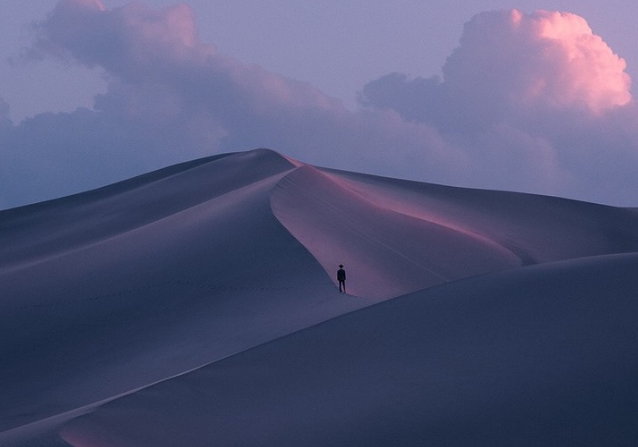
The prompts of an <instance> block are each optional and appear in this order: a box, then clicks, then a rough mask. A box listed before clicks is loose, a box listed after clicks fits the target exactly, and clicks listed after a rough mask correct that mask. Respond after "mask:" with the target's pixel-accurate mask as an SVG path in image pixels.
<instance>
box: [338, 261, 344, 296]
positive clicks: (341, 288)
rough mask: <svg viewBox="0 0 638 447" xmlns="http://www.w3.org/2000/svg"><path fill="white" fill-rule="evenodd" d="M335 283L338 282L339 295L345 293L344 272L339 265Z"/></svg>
mask: <svg viewBox="0 0 638 447" xmlns="http://www.w3.org/2000/svg"><path fill="white" fill-rule="evenodd" d="M337 281H339V293H346V271H345V270H344V269H343V265H341V264H339V270H337Z"/></svg>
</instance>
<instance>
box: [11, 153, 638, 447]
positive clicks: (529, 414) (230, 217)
mask: <svg viewBox="0 0 638 447" xmlns="http://www.w3.org/2000/svg"><path fill="white" fill-rule="evenodd" d="M637 224H638V213H636V211H635V210H632V209H622V208H614V207H606V206H601V205H595V204H588V203H584V202H576V201H569V200H564V199H559V198H552V197H543V196H534V195H526V194H519V193H508V192H497V191H478V190H470V189H461V188H452V187H444V186H439V185H431V184H425V183H415V182H407V181H401V180H395V179H386V178H380V177H374V176H369V175H364V174H356V173H349V172H341V171H334V170H330V169H324V168H319V167H314V166H309V165H305V164H304V163H302V162H299V161H296V160H291V159H288V158H286V157H284V156H282V155H279V154H277V153H275V152H272V151H269V150H263V149H262V150H256V151H251V152H244V153H236V154H227V155H224V156H217V157H211V158H207V159H201V160H196V161H193V162H190V163H185V164H182V165H177V166H173V167H170V168H167V169H164V170H160V171H157V172H154V173H150V174H147V175H145V176H141V177H137V178H134V179H131V180H129V181H126V182H122V183H118V184H115V185H112V186H109V187H106V188H102V189H99V190H95V191H91V192H87V193H83V194H79V195H75V196H70V197H67V198H63V199H59V200H55V201H50V202H45V203H41V204H36V205H31V206H28V207H23V208H16V209H13V210H7V211H3V212H0V333H1V335H2V336H1V337H0V353H1V354H2V359H3V366H2V368H1V369H0V396H2V403H1V404H0V445H3V446H5V445H6V446H22V445H69V444H70V445H73V446H87V447H88V446H91V447H95V446H104V447H106V446H108V447H119V446H122V447H124V446H126V447H128V446H138V445H139V446H146V445H149V446H151V445H152V446H186V445H189V446H190V445H194V446H199V445H202V446H204V445H206V446H209V445H392V443H393V442H396V443H399V445H423V443H425V442H432V443H434V445H436V444H437V443H438V444H445V445H462V444H461V443H464V444H463V445H468V444H469V445H471V442H470V441H472V440H473V439H474V440H476V439H478V440H482V439H484V440H485V442H483V441H480V442H479V443H478V444H477V443H476V442H475V445H539V443H540V444H542V445H601V442H593V441H592V442H593V443H590V444H587V443H585V441H582V443H581V444H578V443H579V442H581V438H582V439H583V440H584V439H585V437H584V435H582V436H581V435H577V434H574V433H577V432H582V433H587V434H588V436H589V437H590V438H591V439H594V440H598V441H600V440H601V439H603V438H604V437H605V436H612V434H613V433H615V435H614V436H616V438H615V439H617V440H618V442H617V443H616V444H615V445H624V444H622V442H626V441H627V440H632V439H633V440H635V439H638V438H636V437H635V434H636V433H635V432H634V431H632V428H631V427H630V426H629V425H628V424H627V423H626V422H627V421H628V420H631V417H632V416H631V414H630V412H629V408H630V406H631V405H632V404H635V403H636V399H637V394H638V393H637V392H636V388H635V385H633V383H634V382H633V381H632V379H631V374H630V372H631V371H634V372H635V369H636V367H638V363H637V360H638V357H637V356H636V350H635V349H634V348H632V345H633V341H632V340H634V339H635V335H636V334H635V330H634V329H633V326H632V325H631V324H630V322H631V317H632V316H635V314H636V305H635V304H634V298H633V296H632V293H633V291H634V290H635V289H636V287H635V286H636V284H635V282H636V279H634V277H635V275H634V272H635V271H636V267H638V266H637V265H636V263H637V262H638V261H637V260H636V258H635V256H634V255H633V254H631V253H633V252H638V225H637ZM623 253H627V254H623ZM340 263H343V264H345V265H346V268H347V270H348V275H349V277H348V282H347V284H348V291H349V293H350V294H349V295H344V294H339V293H338V291H337V290H336V287H335V285H334V272H335V270H336V267H337V265H338V264H340ZM533 264H538V265H536V266H534V265H533ZM408 294H409V295H408ZM383 301H385V302H383ZM299 331H302V332H299ZM543 355H546V360H542V359H543ZM541 360H542V361H541ZM570 378H571V379H573V381H572V382H570ZM603 382H604V383H605V385H604V386H601V383H603ZM109 401H110V403H107V402H109ZM613 402H617V405H615V406H614V405H612V404H613ZM574 406H578V408H582V410H579V411H576V412H573V411H570V408H573V407H574ZM606 406H610V407H611V406H613V407H614V408H613V409H612V410H610V411H606V412H605V414H603V415H601V414H600V412H599V411H597V410H596V408H600V407H606ZM85 413H86V415H85V416H81V415H82V414H85ZM489 421H498V424H499V426H500V427H501V428H500V429H499V430H496V429H495V428H494V427H493V425H492V422H489ZM552 421H553V422H552ZM488 422H489V423H488ZM535 427H536V428H535ZM570 427H571V428H570ZM540 428H542V433H545V434H543V435H538V434H534V433H536V432H538V431H539V430H538V429H540ZM585 428H586V430H584V429H585ZM583 430H584V431H583ZM59 433H61V434H62V436H63V438H64V439H65V440H66V441H63V440H62V439H61V438H60V435H59ZM530 433H532V434H534V435H533V436H532V434H530ZM534 436H535V437H534ZM578 436H581V438H578ZM472 437H474V438H472ZM632 437H633V438H632ZM527 439H529V441H525V442H528V444H525V443H524V442H523V441H524V440H527ZM561 440H562V441H561ZM566 440H567V441H569V440H572V441H574V442H571V443H570V442H567V441H566ZM448 441H449V442H448ZM488 441H489V442H488ZM563 441H564V442H567V444H565V443H564V442H563ZM481 442H483V443H482V444H481ZM560 442H563V443H562V444H561V443H560ZM588 442H589V441H588ZM43 443H44V444H43ZM455 443H456V444H455ZM602 444H604V443H602ZM608 445H611V444H608Z"/></svg>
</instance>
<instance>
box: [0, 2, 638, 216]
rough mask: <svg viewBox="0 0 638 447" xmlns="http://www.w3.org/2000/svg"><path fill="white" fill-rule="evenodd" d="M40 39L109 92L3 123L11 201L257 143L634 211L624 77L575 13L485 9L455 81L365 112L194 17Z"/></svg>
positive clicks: (405, 84)
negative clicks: (249, 58)
mask: <svg viewBox="0 0 638 447" xmlns="http://www.w3.org/2000/svg"><path fill="white" fill-rule="evenodd" d="M36 30H37V35H36V38H35V42H34V44H33V46H32V48H31V56H32V57H38V58H47V57H51V56H53V57H58V58H64V59H67V60H71V61H74V62H76V63H79V64H83V65H85V66H87V67H92V68H94V67H98V68H100V69H102V70H103V71H104V74H105V77H106V78H107V79H108V82H109V83H108V89H107V91H106V93H104V94H101V95H97V96H96V97H95V103H94V106H93V108H92V109H78V110H76V111H74V112H72V113H60V114H52V113H46V114H42V115H38V116H36V117H34V118H31V119H27V120H25V121H23V122H21V123H18V124H17V125H13V124H11V123H8V124H7V123H6V122H5V124H4V125H3V126H0V147H2V148H3V150H2V153H0V157H1V159H2V167H1V168H0V172H1V173H2V177H1V178H0V187H1V188H2V189H1V191H2V192H1V193H0V201H1V203H0V205H2V204H4V205H5V206H12V205H16V204H20V203H26V202H31V201H36V200H43V199H46V198H50V197H54V196H59V195H63V194H69V193H73V192H77V191H80V190H84V189H88V188H92V187H96V186H100V185H102V184H105V183H109V182H113V181H117V180H120V179H124V178H127V177H129V176H132V175H135V174H138V173H142V172H146V171H148V170H152V169H156V168H159V167H162V166H166V165H169V164H173V163H177V162H180V161H186V160H190V159H193V158H197V157H201V156H205V155H209V154H214V153H220V152H229V151H238V150H246V149H253V148H256V147H270V148H272V149H275V150H278V151H280V152H282V153H285V154H287V155H290V156H292V157H296V158H299V159H301V160H303V161H306V162H309V163H314V164H319V165H327V166H332V167H337V168H342V169H350V170H356V171H364V172H372V173H378V174H383V175H389V176H395V177H403V178H412V179H416V180H421V181H430V182H437V183H446V184H455V185H460V186H475V187H489V188H499V189H511V190H524V191H530V192H541V193H549V194H558V195H568V196H573V197H580V198H586V199H590V200H599V201H606V202H613V201H619V202H622V201H623V200H625V201H627V200H630V199H633V191H634V190H635V186H636V180H633V178H631V177H632V175H631V173H632V172H633V170H635V167H636V165H637V163H638V161H637V157H636V148H637V147H638V145H637V144H636V142H637V141H638V138H637V136H636V131H635V129H637V127H636V122H637V120H636V117H637V116H638V113H636V110H635V105H634V102H633V100H632V98H631V92H630V79H629V77H628V76H627V74H626V73H625V72H624V69H625V65H624V61H623V60H622V59H620V58H619V57H618V56H616V55H614V54H613V52H612V51H611V50H610V49H609V47H608V46H607V45H606V44H605V43H604V41H603V40H602V39H601V38H600V37H598V36H596V35H594V34H593V33H592V32H591V30H590V29H589V27H588V26H587V23H586V22H585V21H584V19H582V18H580V17H578V16H574V15H572V14H565V13H549V12H537V13H534V14H530V15H525V14H522V13H520V12H517V11H506V12H492V13H484V14H480V15H478V16H476V17H474V18H473V19H472V20H471V21H470V22H468V23H467V24H466V26H465V29H464V32H463V36H462V38H461V43H460V45H459V47H458V48H457V49H456V50H455V51H454V52H453V53H452V54H451V55H450V57H449V58H448V60H447V62H446V64H445V66H444V67H443V78H441V79H439V78H436V77H433V78H416V79H409V78H408V77H407V76H406V75H402V74H397V73H395V74H390V75H387V76H385V77H382V78H380V79H377V80H375V81H372V82H370V83H369V84H367V85H366V86H365V87H364V88H363V90H362V92H361V104H362V108H361V109H360V110H357V111H350V110H347V109H346V108H345V107H344V106H343V105H342V103H341V102H340V101H338V100H335V99H333V98H330V97H328V96H326V95H324V94H323V93H322V92H320V91H319V90H317V89H316V88H314V87H313V86H311V85H309V84H308V83H304V82H300V81H296V80H292V79H289V78H286V77H285V76H282V75H279V74H276V73H271V72H268V71H266V70H264V69H262V68H261V67H259V66H255V65H248V64H244V63H242V62H240V61H238V60H236V59H234V58H232V57H231V56H228V55H225V54H221V53H219V52H218V51H217V50H216V48H215V47H214V46H213V45H211V44H208V43H204V42H202V41H201V40H200V38H199V36H198V33H197V29H196V26H195V17H194V14H193V11H192V10H191V9H190V8H189V7H188V6H186V5H177V6H173V7H170V8H166V9H162V10H156V9H152V8H150V7H148V6H146V5H144V4H142V3H131V4H129V5H126V6H124V7H120V8H114V9H107V8H105V7H104V5H103V4H102V3H101V2H100V1H99V0H60V1H59V2H58V3H57V5H56V6H55V8H54V9H53V10H52V11H51V13H50V14H49V15H48V16H47V17H46V19H45V20H43V21H42V22H40V23H39V24H38V25H37V27H36ZM1 112H2V107H0V113H1ZM586 157H594V158H595V159H596V162H597V164H596V166H592V164H591V163H589V162H587V161H583V160H585V159H586ZM614 171H617V172H614ZM612 173H613V175H612ZM591 179H595V180H596V183H592V181H591ZM623 181H626V182H627V183H622V182H623ZM601 185H603V186H604V187H601ZM632 188H634V189H632ZM619 191H620V192H619Z"/></svg>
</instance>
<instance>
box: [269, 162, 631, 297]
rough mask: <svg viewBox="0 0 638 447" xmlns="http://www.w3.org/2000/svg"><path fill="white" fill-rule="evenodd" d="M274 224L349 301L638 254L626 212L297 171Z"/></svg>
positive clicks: (283, 188)
mask: <svg viewBox="0 0 638 447" xmlns="http://www.w3.org/2000/svg"><path fill="white" fill-rule="evenodd" d="M271 202H272V206H273V210H274V213H275V216H277V218H278V219H279V220H280V221H281V222H282V223H283V224H284V226H285V227H286V228H287V229H288V230H289V231H290V232H291V233H292V234H293V235H294V236H295V237H296V238H297V239H298V240H299V241H301V242H302V243H303V244H304V245H305V246H306V248H308V250H309V251H310V252H311V253H312V254H313V255H314V256H315V257H316V258H317V259H318V260H319V262H320V263H321V264H322V266H323V267H324V268H325V269H326V271H327V272H328V273H329V274H332V271H334V270H335V269H336V263H337V261H339V263H343V264H345V265H346V267H347V270H350V271H351V272H352V273H353V274H352V275H351V279H350V280H349V281H348V284H349V285H348V287H349V290H350V292H351V293H354V294H356V295H360V296H367V297H373V298H380V299H385V298H388V297H390V296H397V295H401V294H405V293H409V292H413V291H415V290H419V289H422V288H425V287H431V286H433V285H436V284H441V283H444V282H448V281H452V280H456V279H460V278H465V277H468V276H473V275H477V274H482V273H487V272H493V271H497V270H502V269H506V268H514V267H520V266H522V265H529V264H536V263H542V262H548V261H556V260H561V259H571V258H577V257H584V256H593V255H600V254H608V253H622V252H628V251H634V250H638V228H637V224H638V214H636V213H635V211H633V210H628V209H622V208H613V207H607V206H601V205H595V204H590V203H585V202H577V201H571V200H565V199H559V198H553V197H544V196H537V195H528V194H520V193H509V192H499V191H482V190H471V189H463V188H452V187H445V186H438V185H430V184H425V183H416V182H408V181H402V180H395V179H388V178H383V177H374V176H367V175H362V174H354V173H348V172H340V171H329V170H319V169H316V168H314V167H311V166H304V167H301V168H299V169H297V170H295V171H294V172H291V173H290V174H288V175H286V176H285V177H283V178H282V179H281V180H280V181H279V182H278V183H277V185H276V187H275V188H274V190H273V193H272V196H271Z"/></svg>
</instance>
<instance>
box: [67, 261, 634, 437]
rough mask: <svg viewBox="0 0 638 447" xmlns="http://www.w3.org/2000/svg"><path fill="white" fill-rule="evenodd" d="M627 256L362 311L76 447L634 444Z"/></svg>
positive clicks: (174, 383)
mask: <svg viewBox="0 0 638 447" xmlns="http://www.w3.org/2000/svg"><path fill="white" fill-rule="evenodd" d="M636 270H638V255H636V254H630V255H613V256H606V257H594V258H587V259H581V260H576V261H563V262H560V263H550V264H543V265H540V266H533V267H526V268H523V269H516V270H509V271H507V272H500V273H496V274H490V275H484V276H480V277H475V278H470V279H467V280H462V281H458V282H454V283H450V284H446V285H443V286H440V287H437V288H432V289H428V290H425V291H421V292H416V293H415V294H412V295H408V296H404V297H400V298H397V299H394V300H390V301H386V302H384V303H381V304H378V305H375V306H371V307H369V308H367V309H363V310H360V311H357V312H353V313H351V314H348V315H345V316H343V317H339V318H335V319H333V320H331V321H328V322H326V323H323V324H320V325H318V326H315V327H313V328H310V329H308V330H306V331H302V332H299V333H296V334H293V335H291V336H288V337H285V338H282V339H279V340H276V341H274V342H271V343H268V344H264V345H262V346H259V347H257V348H255V349H252V350H250V351H246V352H244V353H241V354H238V355H236V356H233V357H231V358H228V359H225V360H222V361H219V362H217V363H215V364H212V365H209V366H207V367H204V368H202V369H199V370H197V371H195V372H193V373H191V374H188V375H186V376H182V377H179V378H176V379H174V380H171V381H167V382H164V383H161V384H158V385H156V386H153V387H150V388H148V389H145V390H143V391H140V392H138V393H135V394H133V395H130V396H128V397H125V398H122V399H120V400H118V401H115V402H112V403H110V404H107V405H105V406H104V407H103V408H101V409H99V410H97V411H96V412H95V413H93V414H90V415H87V416H84V417H81V418H78V419H76V420H74V421H72V422H70V423H69V424H68V425H67V426H66V427H64V428H63V429H62V436H63V438H64V439H66V440H67V441H68V442H70V443H71V444H72V445H73V446H74V447H112V446H136V447H178V446H184V445H188V446H191V447H200V446H202V447H203V446H209V445H216V446H231V445H232V446H234V445H250V446H264V447H265V446H273V445H277V446H281V447H285V446H291V447H292V446H299V445H303V446H308V447H310V446H317V447H324V446H332V445H343V446H346V445H347V446H367V447H371V446H379V447H386V446H389V445H401V446H425V445H445V446H449V447H456V446H458V447H466V446H468V445H471V446H486V447H487V446H489V447H500V446H502V447H510V446H538V445H543V446H556V447H559V446H560V447H562V446H566V445H579V446H592V447H594V446H596V447H597V446H601V445H627V446H629V445H633V443H635V441H636V439H638V425H636V423H635V422H636V421H635V409H636V407H637V406H638V384H637V383H636V379H635V377H636V372H637V370H638V369H637V368H638V347H637V345H636V344H635V343H634V341H635V340H636V338H637V337H638V326H637V325H636V324H635V316H636V315H637V313H638V300H636V297H635V291H636V290H637V288H638V276H636V274H635V272H636Z"/></svg>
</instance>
